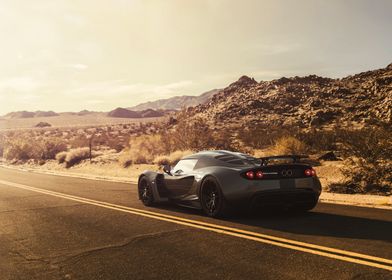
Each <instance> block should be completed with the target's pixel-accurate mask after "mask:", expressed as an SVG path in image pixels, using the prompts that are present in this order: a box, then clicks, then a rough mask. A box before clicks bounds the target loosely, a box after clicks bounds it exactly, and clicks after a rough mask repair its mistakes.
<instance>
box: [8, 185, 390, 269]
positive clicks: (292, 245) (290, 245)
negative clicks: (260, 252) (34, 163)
mask: <svg viewBox="0 0 392 280" xmlns="http://www.w3.org/2000/svg"><path fill="white" fill-rule="evenodd" d="M0 184H1V185H6V186H10V187H15V188H19V189H24V190H29V191H33V192H37V193H42V194H46V195H51V196H55V197H59V198H64V199H68V200H72V201H77V202H81V203H85V204H90V205H95V206H98V207H103V208H107V209H112V210H116V211H120V212H126V213H130V214H134V215H139V216H143V217H148V218H151V219H156V220H161V221H166V222H170V223H175V224H179V225H183V226H187V227H192V228H197V229H202V230H207V231H210V232H216V233H220V234H225V235H229V236H235V237H239V238H243V239H248V240H253V241H256V242H260V243H265V244H270V245H274V246H278V247H282V248H287V249H292V250H296V251H301V252H306V253H310V254H314V255H319V256H323V257H327V258H331V259H336V260H341V261H346V262H350V263H356V264H361V265H366V266H371V267H376V268H380V269H385V270H389V271H392V260H390V259H384V258H379V257H374V256H369V255H365V254H360V253H355V252H350V251H346V250H340V249H335V248H330V247H325V246H320V245H315V244H311V243H305V242H300V241H295V240H290V239H286V238H280V237H276V236H272V235H266V234H262V233H257V232H252V231H247V230H242V229H239V228H234V227H227V226H221V225H216V224H212V223H206V222H202V221H197V220H191V219H186V218H181V217H177V216H172V215H166V214H161V213H157V212H152V211H146V210H142V209H137V208H132V207H126V206H121V205H117V204H112V203H108V202H103V201H98V200H93V199H88V198H84V197H79V196H74V195H69V194H64V193H59V192H54V191H49V190H44V189H40V188H35V187H31V186H27V185H23V184H18V183H13V182H9V181H3V180H0Z"/></svg>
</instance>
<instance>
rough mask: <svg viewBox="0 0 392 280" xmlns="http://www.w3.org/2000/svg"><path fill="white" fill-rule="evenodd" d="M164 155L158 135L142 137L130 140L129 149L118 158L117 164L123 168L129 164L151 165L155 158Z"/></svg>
mask: <svg viewBox="0 0 392 280" xmlns="http://www.w3.org/2000/svg"><path fill="white" fill-rule="evenodd" d="M164 153H165V148H164V146H163V145H162V139H161V136H160V135H158V134H155V135H142V136H138V137H134V138H131V140H130V141H129V147H128V148H127V149H125V150H124V151H123V153H122V154H121V156H120V158H119V163H120V164H121V165H122V166H123V167H128V166H129V165H131V164H141V163H152V161H153V159H154V158H155V157H156V156H158V155H161V154H164Z"/></svg>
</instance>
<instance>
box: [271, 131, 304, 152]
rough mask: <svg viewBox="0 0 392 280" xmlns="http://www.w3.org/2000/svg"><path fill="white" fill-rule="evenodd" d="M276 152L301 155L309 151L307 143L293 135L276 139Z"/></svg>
mask: <svg viewBox="0 0 392 280" xmlns="http://www.w3.org/2000/svg"><path fill="white" fill-rule="evenodd" d="M273 150H274V151H275V153H276V154H281V155H289V154H292V155H301V154H306V153H307V152H308V148H307V146H306V145H305V143H303V142H301V141H300V140H298V139H297V138H295V137H293V136H287V137H281V138H279V139H277V140H276V142H275V146H274V148H273Z"/></svg>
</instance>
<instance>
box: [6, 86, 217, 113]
mask: <svg viewBox="0 0 392 280" xmlns="http://www.w3.org/2000/svg"><path fill="white" fill-rule="evenodd" d="M218 92H219V89H213V90H210V91H207V92H205V93H203V94H201V95H199V96H188V95H183V96H174V97H171V98H167V99H159V100H156V101H151V102H146V103H141V104H139V105H136V106H133V107H130V108H120V107H119V108H116V109H114V110H112V111H110V112H108V113H103V112H94V111H88V110H83V111H80V112H66V113H55V112H53V111H35V112H30V111H17V112H11V113H8V114H6V115H5V116H3V118H4V119H23V118H38V117H55V116H59V115H66V114H68V115H78V116H85V115H91V114H97V115H104V114H106V115H107V116H108V117H112V118H156V117H162V116H164V115H166V114H167V113H170V112H173V111H176V110H180V109H182V108H187V107H191V106H197V105H199V104H204V103H205V102H207V101H208V100H209V99H210V98H211V97H212V96H213V95H214V94H216V93H218Z"/></svg>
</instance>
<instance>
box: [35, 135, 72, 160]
mask: <svg viewBox="0 0 392 280" xmlns="http://www.w3.org/2000/svg"><path fill="white" fill-rule="evenodd" d="M37 146H39V147H37V149H38V150H39V151H37V153H38V158H39V159H43V160H48V159H55V158H56V155H57V154H58V153H60V152H63V151H66V150H67V145H66V143H65V142H64V141H62V140H60V139H58V138H50V139H44V140H42V141H41V142H39V143H37Z"/></svg>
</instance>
